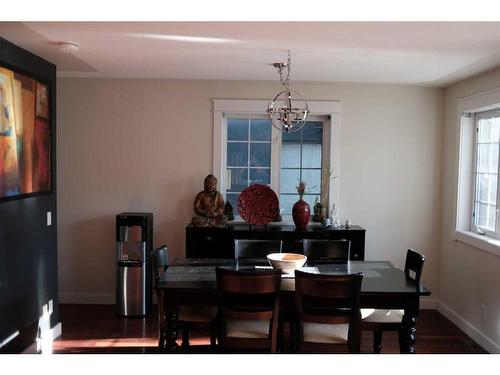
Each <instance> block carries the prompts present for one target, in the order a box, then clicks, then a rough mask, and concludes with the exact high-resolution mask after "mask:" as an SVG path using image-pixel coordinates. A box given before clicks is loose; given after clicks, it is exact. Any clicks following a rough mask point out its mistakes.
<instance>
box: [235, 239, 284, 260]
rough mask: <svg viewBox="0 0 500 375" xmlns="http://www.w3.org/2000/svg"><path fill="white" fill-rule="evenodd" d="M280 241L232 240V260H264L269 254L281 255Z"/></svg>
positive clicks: (281, 244)
mask: <svg viewBox="0 0 500 375" xmlns="http://www.w3.org/2000/svg"><path fill="white" fill-rule="evenodd" d="M282 247H283V241H281V240H234V259H241V258H265V257H266V256H267V255H268V254H271V253H281V251H282Z"/></svg>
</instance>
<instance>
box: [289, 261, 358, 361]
mask: <svg viewBox="0 0 500 375" xmlns="http://www.w3.org/2000/svg"><path fill="white" fill-rule="evenodd" d="M362 280H363V274H361V273H356V274H349V275H326V274H313V273H307V272H302V271H298V270H296V271H295V320H296V323H298V334H299V337H302V327H303V326H302V325H303V323H304V322H311V323H319V324H346V323H348V324H349V333H348V342H347V344H348V345H349V348H350V351H352V352H357V351H359V346H360V340H361V326H360V324H361V314H360V305H359V299H360V291H361V282H362ZM299 340H300V339H299Z"/></svg>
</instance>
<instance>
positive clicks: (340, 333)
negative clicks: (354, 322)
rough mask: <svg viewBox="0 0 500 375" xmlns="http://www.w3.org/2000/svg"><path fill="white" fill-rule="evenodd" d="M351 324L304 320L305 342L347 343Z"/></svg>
mask: <svg viewBox="0 0 500 375" xmlns="http://www.w3.org/2000/svg"><path fill="white" fill-rule="evenodd" d="M348 333H349V324H319V323H309V322H304V342H319V343H325V344H345V343H347V336H348Z"/></svg>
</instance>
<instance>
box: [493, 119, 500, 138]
mask: <svg viewBox="0 0 500 375" xmlns="http://www.w3.org/2000/svg"><path fill="white" fill-rule="evenodd" d="M491 122H492V124H491V142H498V141H500V117H494V118H493V119H492V120H491Z"/></svg>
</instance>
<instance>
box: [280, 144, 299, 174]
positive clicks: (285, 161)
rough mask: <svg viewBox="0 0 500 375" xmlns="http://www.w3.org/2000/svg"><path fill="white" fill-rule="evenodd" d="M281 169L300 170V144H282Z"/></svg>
mask: <svg viewBox="0 0 500 375" xmlns="http://www.w3.org/2000/svg"><path fill="white" fill-rule="evenodd" d="M281 168H300V143H289V144H286V143H285V144H283V146H282V147H281Z"/></svg>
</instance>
